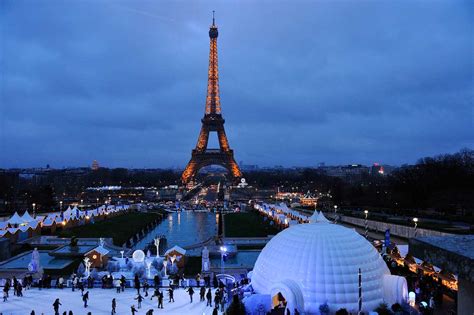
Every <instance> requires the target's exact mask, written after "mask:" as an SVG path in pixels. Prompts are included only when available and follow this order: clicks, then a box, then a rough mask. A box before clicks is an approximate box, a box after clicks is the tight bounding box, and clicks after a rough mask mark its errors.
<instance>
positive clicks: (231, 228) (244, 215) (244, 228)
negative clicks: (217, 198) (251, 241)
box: [224, 212, 279, 237]
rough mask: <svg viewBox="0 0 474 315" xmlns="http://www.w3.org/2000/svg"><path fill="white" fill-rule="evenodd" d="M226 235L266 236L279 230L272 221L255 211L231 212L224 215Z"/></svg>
mask: <svg viewBox="0 0 474 315" xmlns="http://www.w3.org/2000/svg"><path fill="white" fill-rule="evenodd" d="M224 229H225V236H226V237H265V236H267V235H275V234H277V233H278V232H279V230H278V229H277V228H276V227H274V226H272V225H270V221H269V220H267V221H264V218H263V217H262V216H260V215H258V214H257V213H255V212H240V213H229V214H226V215H224Z"/></svg>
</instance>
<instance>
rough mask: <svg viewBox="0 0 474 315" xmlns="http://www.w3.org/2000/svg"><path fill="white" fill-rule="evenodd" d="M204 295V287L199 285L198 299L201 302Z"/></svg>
mask: <svg viewBox="0 0 474 315" xmlns="http://www.w3.org/2000/svg"><path fill="white" fill-rule="evenodd" d="M205 296H206V288H204V287H201V289H200V291H199V300H200V301H201V302H203V301H204V297H205Z"/></svg>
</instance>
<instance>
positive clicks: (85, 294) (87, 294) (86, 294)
mask: <svg viewBox="0 0 474 315" xmlns="http://www.w3.org/2000/svg"><path fill="white" fill-rule="evenodd" d="M82 300H83V301H84V308H86V307H87V301H88V300H89V291H87V292H86V293H84V295H83V296H82Z"/></svg>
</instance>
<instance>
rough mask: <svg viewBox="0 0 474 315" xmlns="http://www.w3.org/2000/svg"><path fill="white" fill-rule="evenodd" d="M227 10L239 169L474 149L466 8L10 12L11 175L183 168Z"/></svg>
mask: <svg viewBox="0 0 474 315" xmlns="http://www.w3.org/2000/svg"><path fill="white" fill-rule="evenodd" d="M213 9H215V10H216V12H217V22H218V25H219V32H220V36H219V43H218V46H219V65H220V80H221V81H220V87H221V99H222V106H223V114H224V117H225V118H226V121H227V123H226V128H227V134H228V137H229V140H230V144H231V146H232V147H233V148H234V150H235V154H236V158H237V160H239V161H240V160H243V161H244V162H245V163H255V164H260V165H275V164H281V165H287V166H291V165H315V164H317V163H318V162H321V161H325V162H326V163H331V164H338V163H351V162H361V163H371V162H374V161H378V162H384V163H392V164H400V163H405V162H408V163H411V162H414V161H415V160H416V159H417V158H418V157H421V156H425V155H433V154H438V153H445V152H453V151H456V150H458V149H460V148H461V147H466V146H467V147H472V146H473V144H474V139H473V138H474V137H473V134H472V127H473V112H472V110H473V88H474V84H473V70H474V66H473V57H472V56H473V52H474V51H473V31H472V30H473V29H474V28H473V26H474V25H473V24H474V23H473V10H472V5H471V3H470V2H468V1H466V2H464V1H430V2H426V1H415V2H413V1H397V2H380V1H364V2H354V1H338V2H329V1H276V2H275V1H271V2H270V1H263V2H260V3H255V2H251V1H226V2H225V3H223V2H221V1H211V2H203V1H197V2H193V3H188V2H186V3H185V2H181V1H177V2H169V3H168V2H163V1H159V2H157V1H105V0H104V1H87V0H85V1H67V2H65V1H56V0H43V1H33V0H29V1H19V0H15V1H13V0H4V1H1V2H0V32H1V33H0V36H1V37H0V44H1V51H0V52H1V55H0V58H1V59H0V68H1V69H2V71H1V73H0V75H1V77H0V80H1V81H0V88H1V94H0V132H1V134H0V152H1V153H0V167H17V166H39V165H45V164H47V163H49V164H51V165H53V166H54V167H62V166H73V165H87V164H90V162H91V161H92V160H93V159H97V160H99V161H100V162H101V164H103V165H106V166H112V167H116V166H125V167H144V166H145V167H169V166H172V167H174V166H183V165H184V164H185V163H186V162H187V160H188V159H189V156H190V152H191V149H192V148H193V147H194V145H195V141H196V138H197V135H198V132H199V128H200V119H201V116H202V115H203V111H204V100H205V93H206V75H207V64H208V60H207V58H208V44H209V43H208V35H207V31H208V26H209V23H210V12H211V11H212V10H213Z"/></svg>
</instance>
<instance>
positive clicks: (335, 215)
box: [334, 205, 337, 224]
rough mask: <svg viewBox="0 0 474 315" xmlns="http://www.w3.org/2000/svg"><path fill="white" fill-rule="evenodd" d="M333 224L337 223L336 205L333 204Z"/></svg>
mask: <svg viewBox="0 0 474 315" xmlns="http://www.w3.org/2000/svg"><path fill="white" fill-rule="evenodd" d="M334 224H337V205H334Z"/></svg>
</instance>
